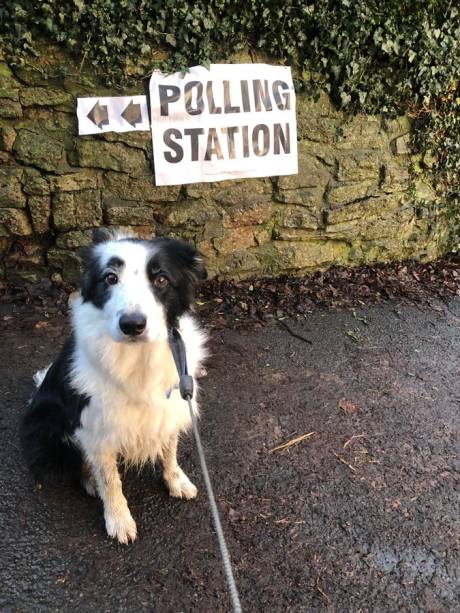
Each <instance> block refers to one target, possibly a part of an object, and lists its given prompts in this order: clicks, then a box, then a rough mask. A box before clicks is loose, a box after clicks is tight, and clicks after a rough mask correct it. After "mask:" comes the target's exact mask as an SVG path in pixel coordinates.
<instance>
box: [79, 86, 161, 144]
mask: <svg viewBox="0 0 460 613" xmlns="http://www.w3.org/2000/svg"><path fill="white" fill-rule="evenodd" d="M77 116H78V134H80V135H82V134H99V133H101V132H130V131H131V130H150V122H149V113H148V109H147V98H146V96H117V97H110V98H104V97H101V98H78V103H77Z"/></svg>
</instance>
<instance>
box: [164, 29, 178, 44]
mask: <svg viewBox="0 0 460 613" xmlns="http://www.w3.org/2000/svg"><path fill="white" fill-rule="evenodd" d="M165 39H166V42H167V43H168V45H171V47H175V46H176V45H177V41H176V37H175V36H174V34H170V33H169V32H168V34H166V36H165Z"/></svg>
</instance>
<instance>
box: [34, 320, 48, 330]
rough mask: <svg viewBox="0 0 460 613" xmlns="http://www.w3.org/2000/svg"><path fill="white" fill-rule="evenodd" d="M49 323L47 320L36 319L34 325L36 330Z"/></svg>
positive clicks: (45, 326)
mask: <svg viewBox="0 0 460 613" xmlns="http://www.w3.org/2000/svg"><path fill="white" fill-rule="evenodd" d="M49 325H50V322H49V321H37V323H36V324H35V327H36V328H37V330H41V329H42V328H47V327H48V326H49Z"/></svg>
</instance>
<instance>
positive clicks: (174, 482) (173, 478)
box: [164, 468, 198, 499]
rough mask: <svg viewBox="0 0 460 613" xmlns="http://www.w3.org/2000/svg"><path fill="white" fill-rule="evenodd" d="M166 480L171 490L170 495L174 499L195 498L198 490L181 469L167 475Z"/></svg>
mask: <svg viewBox="0 0 460 613" xmlns="http://www.w3.org/2000/svg"><path fill="white" fill-rule="evenodd" d="M164 479H165V481H166V485H167V486H168V489H169V495H170V496H173V497H174V498H187V499H190V498H195V496H196V495H197V493H198V490H197V489H196V487H195V486H194V485H193V483H192V482H191V481H190V479H189V478H188V477H187V475H186V474H185V473H184V471H183V470H182V469H180V468H178V469H177V470H175V471H174V472H173V473H172V474H169V475H168V474H165V475H164Z"/></svg>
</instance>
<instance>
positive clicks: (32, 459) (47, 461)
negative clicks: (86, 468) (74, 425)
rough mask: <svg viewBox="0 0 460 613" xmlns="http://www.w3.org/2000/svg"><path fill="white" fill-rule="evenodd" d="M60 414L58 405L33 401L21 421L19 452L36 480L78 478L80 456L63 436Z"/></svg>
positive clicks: (80, 467) (80, 466) (60, 410)
mask: <svg viewBox="0 0 460 613" xmlns="http://www.w3.org/2000/svg"><path fill="white" fill-rule="evenodd" d="M61 415H62V408H61V407H60V406H55V405H54V404H53V403H52V402H34V400H32V401H31V402H30V404H29V405H28V407H27V408H26V411H25V413H24V415H23V417H22V419H21V423H20V429H19V435H20V443H21V448H22V453H23V456H24V459H25V462H26V464H27V467H28V468H29V470H30V472H31V473H32V475H33V477H34V478H35V479H36V480H37V481H43V480H56V478H57V479H58V480H60V479H62V478H69V477H70V478H71V479H72V480H77V481H78V480H79V479H80V476H81V470H82V464H83V462H82V457H81V453H80V451H79V450H78V449H77V448H76V447H75V446H74V445H73V443H72V441H71V440H70V439H69V438H68V437H67V436H66V434H65V429H64V423H62V419H61V418H60V416H61Z"/></svg>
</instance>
